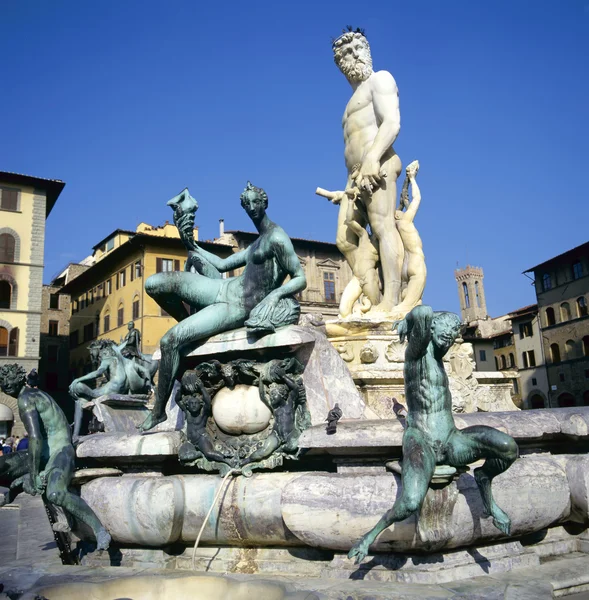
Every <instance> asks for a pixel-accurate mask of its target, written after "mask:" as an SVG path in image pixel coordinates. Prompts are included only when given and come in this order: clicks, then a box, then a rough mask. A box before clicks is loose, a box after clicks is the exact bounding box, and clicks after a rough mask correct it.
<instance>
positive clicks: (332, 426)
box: [325, 403, 344, 435]
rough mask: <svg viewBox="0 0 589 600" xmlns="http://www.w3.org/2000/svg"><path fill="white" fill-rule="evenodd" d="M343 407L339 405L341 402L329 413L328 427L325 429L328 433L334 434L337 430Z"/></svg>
mask: <svg viewBox="0 0 589 600" xmlns="http://www.w3.org/2000/svg"><path fill="white" fill-rule="evenodd" d="M343 414H344V413H343V412H342V409H341V408H340V407H339V404H337V403H336V405H335V406H334V407H333V408H332V409H331V410H330V411H329V412H328V413H327V419H325V420H326V421H327V427H326V429H325V431H326V432H327V435H333V434H334V433H335V432H336V431H337V422H338V421H339V420H340V419H341V418H342V415H343Z"/></svg>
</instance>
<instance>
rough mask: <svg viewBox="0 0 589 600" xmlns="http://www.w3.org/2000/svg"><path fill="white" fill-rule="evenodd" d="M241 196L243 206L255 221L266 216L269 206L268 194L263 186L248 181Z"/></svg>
mask: <svg viewBox="0 0 589 600" xmlns="http://www.w3.org/2000/svg"><path fill="white" fill-rule="evenodd" d="M239 198H240V200H241V206H243V208H244V210H245V212H246V213H247V214H248V217H249V218H250V219H251V220H252V221H253V222H254V223H256V222H258V221H261V220H262V219H263V218H264V215H265V214H266V209H267V208H268V194H266V192H265V191H264V190H263V189H262V188H259V187H256V186H255V185H252V183H251V182H249V181H248V182H247V185H246V186H245V189H244V190H243V193H242V194H241V196H240V197H239Z"/></svg>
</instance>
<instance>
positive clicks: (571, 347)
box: [566, 340, 577, 360]
mask: <svg viewBox="0 0 589 600" xmlns="http://www.w3.org/2000/svg"><path fill="white" fill-rule="evenodd" d="M566 351H567V359H569V360H570V359H571V358H575V356H576V354H577V350H576V348H575V342H574V341H573V340H567V341H566Z"/></svg>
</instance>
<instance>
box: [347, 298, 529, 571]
mask: <svg viewBox="0 0 589 600" xmlns="http://www.w3.org/2000/svg"><path fill="white" fill-rule="evenodd" d="M395 326H396V327H397V329H398V332H399V338H400V340H401V342H404V341H405V339H407V340H408V344H407V349H406V351H405V368H404V376H405V399H406V401H407V408H408V414H407V428H406V429H405V434H404V436H403V466H402V480H401V495H400V496H399V498H398V499H397V500H396V501H395V503H394V504H393V507H392V508H391V509H390V510H389V511H387V512H386V513H385V514H384V516H383V517H382V518H381V519H380V521H379V522H378V523H377V524H376V525H375V526H374V527H373V528H372V529H371V530H370V531H369V532H368V533H366V534H365V535H364V536H363V537H362V538H361V539H360V541H359V542H357V543H356V544H355V545H354V546H353V547H352V549H351V550H350V552H349V554H348V557H349V558H355V559H356V563H359V562H361V561H362V560H363V559H364V558H365V557H366V555H367V554H368V551H369V547H370V545H371V544H373V543H374V541H375V540H376V538H377V537H378V536H379V534H380V533H381V532H382V531H384V530H385V529H386V528H387V527H389V526H390V525H392V524H393V523H395V522H397V521H403V520H405V519H406V518H407V517H409V516H411V515H412V514H414V513H418V512H419V511H420V509H421V505H422V504H423V501H424V499H425V495H426V493H427V490H428V487H429V484H430V481H431V479H432V476H433V474H434V469H435V468H436V465H450V466H451V467H463V466H466V465H468V464H470V463H473V462H476V461H478V460H481V459H485V462H484V464H483V465H482V466H481V467H478V468H476V469H475V470H474V476H475V479H476V482H477V485H478V488H479V490H480V492H481V496H482V499H483V503H484V505H485V509H486V511H487V513H488V514H489V515H490V516H491V517H492V518H493V523H494V525H495V527H497V528H498V529H499V530H501V531H502V532H503V533H504V534H505V535H509V532H510V529H511V520H510V519H509V517H508V516H507V514H505V512H503V510H501V508H499V506H497V504H496V503H495V500H494V499H493V493H492V490H491V482H492V480H493V478H494V477H496V476H497V475H499V474H500V473H503V472H504V471H506V470H507V469H508V468H509V467H510V466H511V465H512V464H513V462H514V461H515V459H516V458H517V456H518V447H517V444H516V443H515V441H514V440H513V438H512V437H510V436H509V435H507V434H506V433H503V432H502V431H499V430H497V429H494V428H493V427H487V426H484V425H475V426H473V427H467V428H465V429H461V430H459V429H457V428H456V425H455V424H454V418H453V416H452V396H451V394H450V389H449V387H448V375H447V374H446V371H445V369H444V364H443V362H442V359H443V357H444V355H445V354H446V353H447V352H448V350H450V348H451V347H452V345H453V344H454V342H455V341H456V339H457V338H458V335H459V333H460V326H461V323H460V319H459V317H458V315H455V314H454V313H449V312H433V310H432V309H431V307H430V306H423V305H422V306H416V307H415V308H414V309H413V310H412V311H411V312H410V313H409V314H408V315H407V316H406V317H405V318H404V319H403V320H402V321H398V322H396V323H395Z"/></svg>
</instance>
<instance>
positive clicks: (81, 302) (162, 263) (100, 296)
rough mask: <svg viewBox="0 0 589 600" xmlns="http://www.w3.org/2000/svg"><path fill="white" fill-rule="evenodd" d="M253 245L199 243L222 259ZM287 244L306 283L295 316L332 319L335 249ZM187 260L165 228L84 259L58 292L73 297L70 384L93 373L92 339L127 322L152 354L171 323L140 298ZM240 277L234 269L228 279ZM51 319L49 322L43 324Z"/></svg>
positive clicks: (110, 240) (122, 329)
mask: <svg viewBox="0 0 589 600" xmlns="http://www.w3.org/2000/svg"><path fill="white" fill-rule="evenodd" d="M256 238H257V234H255V233H250V232H244V231H229V232H224V231H220V236H219V237H218V238H217V239H215V240H213V241H199V242H198V243H199V245H200V246H201V247H202V248H203V249H205V250H207V251H209V252H212V253H214V254H217V255H218V256H221V257H226V256H229V255H230V254H232V253H234V252H238V251H240V250H243V249H245V248H246V247H247V246H249V244H251V243H252V242H253V241H254V240H255V239H256ZM195 239H196V240H198V229H195ZM292 241H293V245H294V249H295V251H296V253H297V256H298V257H299V260H300V262H301V265H302V266H303V269H304V271H305V275H306V277H307V289H306V290H304V291H303V292H302V294H300V295H299V301H300V303H301V312H302V313H303V314H305V313H321V314H322V315H323V316H324V317H325V318H332V317H336V316H337V313H338V307H339V301H340V297H341V294H342V292H343V290H344V287H345V286H346V285H347V283H348V282H349V281H350V279H351V277H352V273H351V270H350V268H349V266H348V264H347V263H346V261H345V259H344V257H343V256H342V254H341V253H340V252H339V250H338V249H337V247H336V245H335V244H331V243H328V242H319V241H313V240H305V239H296V238H295V239H293V240H292ZM185 259H186V249H185V248H184V246H183V244H182V242H181V240H180V237H179V235H178V230H177V229H176V227H175V226H174V225H170V224H169V223H166V224H165V225H163V226H162V227H154V226H151V225H148V224H146V223H141V224H140V225H139V226H138V227H137V229H136V231H128V230H121V229H117V230H116V231H113V232H112V233H111V234H110V235H109V236H107V237H106V238H105V239H103V240H101V241H100V242H99V243H98V244H96V246H94V249H93V254H92V257H89V259H87V262H88V263H90V264H89V266H87V267H86V269H85V270H84V272H83V273H81V274H79V275H78V276H77V277H75V278H71V279H70V281H68V283H66V284H65V285H63V287H61V288H60V293H61V294H67V295H70V296H71V311H70V313H71V314H70V326H69V332H68V346H69V380H70V381H71V379H73V378H75V377H79V376H80V375H82V374H84V373H87V372H89V371H90V369H91V365H90V356H89V353H88V350H87V347H88V344H89V343H90V342H91V341H92V340H93V339H96V338H110V339H113V340H115V341H116V342H119V341H120V340H122V339H123V337H124V336H125V335H126V333H127V323H128V322H129V321H130V320H133V321H134V322H135V326H136V327H137V329H139V331H140V333H141V338H142V350H143V352H144V353H146V354H150V353H152V352H153V351H154V350H155V349H156V348H157V347H158V345H159V341H160V339H161V337H162V336H163V335H164V334H165V333H166V331H168V329H170V327H172V326H173V325H174V323H175V320H174V319H173V318H172V317H170V316H169V315H167V313H165V312H164V311H162V309H161V308H160V307H159V306H158V305H157V304H156V303H155V301H154V300H153V299H152V298H150V297H149V296H148V295H147V294H146V293H145V291H144V284H145V280H146V279H147V278H148V277H149V276H150V275H152V274H154V273H157V272H159V271H161V270H166V271H167V270H173V271H176V270H181V269H183V268H184V261H185ZM240 272H241V269H237V270H235V271H233V272H230V273H228V275H229V276H234V275H237V274H239V273H240ZM54 283H57V282H54ZM49 313H51V311H50V310H49ZM50 319H51V314H49V315H48V316H47V317H46V321H47V322H49V320H50Z"/></svg>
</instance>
